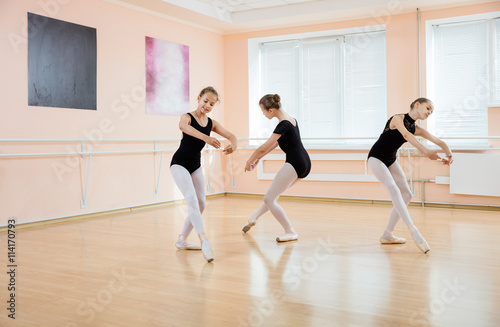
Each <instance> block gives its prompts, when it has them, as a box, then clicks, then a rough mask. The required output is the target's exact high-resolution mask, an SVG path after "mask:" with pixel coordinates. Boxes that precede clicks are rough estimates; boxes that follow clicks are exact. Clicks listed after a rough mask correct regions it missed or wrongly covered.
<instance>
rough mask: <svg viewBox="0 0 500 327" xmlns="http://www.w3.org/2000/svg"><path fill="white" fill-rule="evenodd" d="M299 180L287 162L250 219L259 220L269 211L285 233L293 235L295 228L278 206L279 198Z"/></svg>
mask: <svg viewBox="0 0 500 327" xmlns="http://www.w3.org/2000/svg"><path fill="white" fill-rule="evenodd" d="M298 180H299V179H298V178H297V172H296V171H295V168H293V166H292V165H291V164H289V163H288V162H285V165H284V166H283V167H282V168H281V169H280V170H279V171H278V173H277V174H276V177H275V178H274V180H273V183H272V184H271V187H269V190H268V191H267V193H266V195H264V203H263V204H262V205H261V206H260V208H259V209H257V211H256V212H254V213H253V214H252V216H250V219H258V218H259V217H260V216H262V215H263V214H264V213H266V212H267V210H269V211H271V213H272V214H273V216H274V218H276V220H277V221H278V222H279V223H280V224H281V226H283V228H284V229H285V233H293V232H294V230H293V227H292V224H291V223H290V220H288V217H287V216H286V213H285V211H284V210H283V208H282V207H281V206H280V205H279V204H278V202H277V201H278V198H279V196H280V195H281V193H283V192H285V191H286V190H287V189H288V188H289V187H291V186H292V185H293V184H295V182H297V181H298Z"/></svg>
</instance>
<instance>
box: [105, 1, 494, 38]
mask: <svg viewBox="0 0 500 327" xmlns="http://www.w3.org/2000/svg"><path fill="white" fill-rule="evenodd" d="M103 1H106V2H110V3H114V4H117V5H120V6H124V7H127V8H131V9H134V10H138V11H142V12H147V13H150V14H153V15H156V16H160V17H164V18H167V19H170V20H174V21H177V22H182V23H185V24H189V25H193V26H196V27H201V28H204V29H207V30H211V31H214V32H217V33H220V34H232V33H240V32H248V31H256V30H264V29H271V28H281V27H289V26H301V25H310V24H318V23H326V22H334V21H342V20H352V19H359V18H370V17H371V18H374V19H375V20H377V18H379V19H378V20H383V19H381V17H383V16H387V15H389V14H401V13H408V12H416V10H417V8H420V10H422V11H425V10H431V9H439V8H447V7H456V6H462V5H470V4H478V3H485V2H495V3H497V4H498V7H499V8H498V10H499V11H500V1H498V0H468V1H466V0H103Z"/></svg>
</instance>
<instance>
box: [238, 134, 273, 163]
mask: <svg viewBox="0 0 500 327" xmlns="http://www.w3.org/2000/svg"><path fill="white" fill-rule="evenodd" d="M280 137H281V134H276V133H273V134H272V135H271V137H270V138H269V139H268V140H267V141H266V142H265V143H264V144H262V145H261V146H259V147H258V148H257V149H256V150H255V151H254V153H252V155H251V156H250V158H248V160H247V162H246V165H245V171H252V170H253V169H254V168H255V166H256V165H257V163H258V162H259V160H260V159H261V158H262V157H264V156H265V155H266V154H268V153H269V152H271V151H273V150H274V149H276V147H277V146H278V139H279V138H280Z"/></svg>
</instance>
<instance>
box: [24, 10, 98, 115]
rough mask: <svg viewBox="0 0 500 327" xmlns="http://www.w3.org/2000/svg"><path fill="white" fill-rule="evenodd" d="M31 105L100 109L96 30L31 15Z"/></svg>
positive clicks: (29, 67) (29, 28)
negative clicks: (98, 100) (98, 106)
mask: <svg viewBox="0 0 500 327" xmlns="http://www.w3.org/2000/svg"><path fill="white" fill-rule="evenodd" d="M28 105H30V106H41V107H58V108H74V109H90V110H96V109H97V37H96V29H95V28H91V27H87V26H82V25H78V24H73V23H69V22H65V21H61V20H57V19H53V18H49V17H45V16H40V15H36V14H32V13H28Z"/></svg>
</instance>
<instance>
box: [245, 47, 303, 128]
mask: <svg viewBox="0 0 500 327" xmlns="http://www.w3.org/2000/svg"><path fill="white" fill-rule="evenodd" d="M260 51H261V56H260V60H261V63H260V66H261V90H262V96H263V95H265V94H269V93H270V94H279V95H280V97H281V105H282V106H283V107H284V108H286V111H287V112H288V113H289V114H290V115H293V116H294V117H297V116H298V114H299V99H300V94H299V93H298V92H297V90H298V88H299V42H298V41H297V40H292V41H283V42H272V43H265V44H262V45H261V50H260ZM250 112H251V115H250V118H251V120H250V123H251V125H250V127H251V128H250V137H259V138H268V137H269V136H270V135H271V133H272V132H273V130H274V127H276V121H270V120H268V119H267V118H266V117H264V115H263V114H262V112H261V111H260V109H259V107H258V104H256V105H255V107H254V108H252V110H250ZM252 118H253V120H252ZM297 120H299V117H297ZM252 123H253V124H252Z"/></svg>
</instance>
